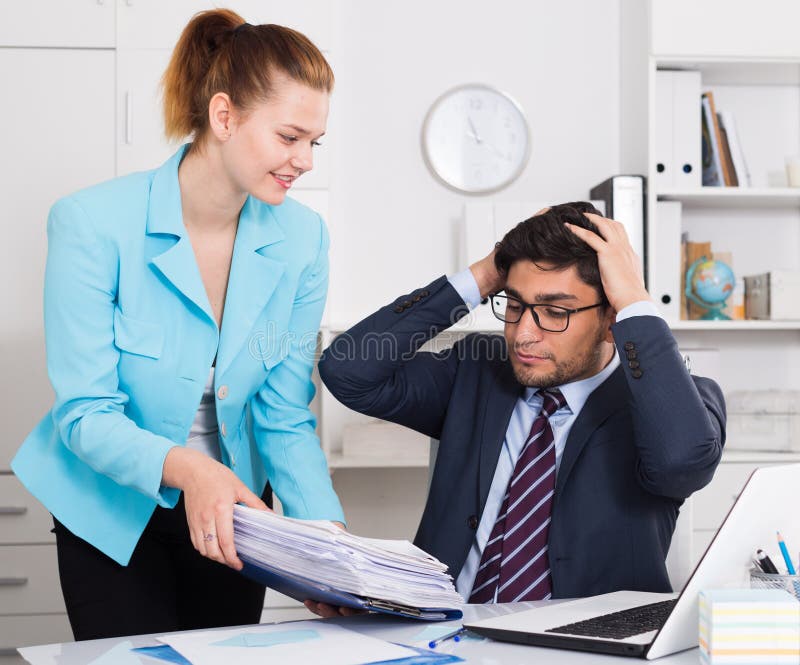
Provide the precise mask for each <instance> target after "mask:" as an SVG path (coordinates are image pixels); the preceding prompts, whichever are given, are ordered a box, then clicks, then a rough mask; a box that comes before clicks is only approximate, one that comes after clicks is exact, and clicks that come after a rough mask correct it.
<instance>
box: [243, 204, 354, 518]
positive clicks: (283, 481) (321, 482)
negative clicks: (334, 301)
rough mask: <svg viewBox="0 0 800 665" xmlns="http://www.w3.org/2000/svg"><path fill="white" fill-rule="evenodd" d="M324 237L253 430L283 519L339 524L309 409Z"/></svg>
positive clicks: (257, 404) (258, 401) (257, 401)
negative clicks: (278, 500) (284, 354)
mask: <svg viewBox="0 0 800 665" xmlns="http://www.w3.org/2000/svg"><path fill="white" fill-rule="evenodd" d="M328 244H329V241H328V232H327V230H326V229H325V224H324V223H323V222H322V220H321V219H320V220H319V236H318V251H317V254H316V259H315V260H314V262H313V263H312V264H311V265H310V266H309V267H308V268H307V269H306V271H305V272H304V273H303V275H301V285H300V287H299V289H298V291H297V294H296V296H295V300H294V305H293V308H292V313H291V316H290V319H289V328H288V334H287V335H286V338H285V343H286V344H287V346H288V351H287V354H286V356H285V357H284V358H283V359H282V360H281V361H280V362H279V363H278V364H277V365H275V366H274V367H273V368H272V369H271V370H270V372H269V374H268V375H267V379H266V381H265V383H264V385H263V386H262V387H261V388H260V389H259V391H258V393H257V394H256V396H255V398H254V400H253V403H252V410H253V426H254V427H253V429H254V434H255V439H256V443H257V444H258V448H259V452H260V454H261V457H262V460H263V463H264V466H265V468H266V469H267V475H268V477H269V480H270V484H271V485H272V488H273V489H274V491H275V494H277V495H278V498H279V499H280V501H281V504H282V506H283V509H284V513H285V514H286V515H288V516H290V517H297V518H301V519H327V520H335V521H339V522H344V513H343V511H342V507H341V504H340V503H339V499H338V497H337V496H336V492H335V491H334V489H333V485H332V483H331V479H330V474H329V472H328V466H327V462H326V460H325V454H324V453H323V451H322V448H321V447H320V441H319V437H318V436H317V435H316V433H315V427H316V419H315V418H314V415H313V414H312V413H311V410H310V408H309V404H310V403H311V400H312V399H313V398H314V393H315V388H314V383H313V381H312V380H311V371H312V369H313V367H314V357H315V353H316V341H317V331H318V330H319V323H320V319H321V318H322V311H323V309H324V308H325V297H326V295H327V291H328Z"/></svg>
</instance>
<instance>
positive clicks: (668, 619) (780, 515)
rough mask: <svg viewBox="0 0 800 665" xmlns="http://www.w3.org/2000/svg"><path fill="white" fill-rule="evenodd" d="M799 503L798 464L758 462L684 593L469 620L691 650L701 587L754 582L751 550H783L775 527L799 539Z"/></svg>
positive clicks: (611, 598)
mask: <svg viewBox="0 0 800 665" xmlns="http://www.w3.org/2000/svg"><path fill="white" fill-rule="evenodd" d="M798 506H800V464H788V465H783V466H771V467H766V468H759V469H756V470H755V471H754V472H753V473H752V474H751V476H750V478H749V479H748V480H747V483H746V484H745V486H744V488H743V489H742V491H741V493H740V494H739V496H738V498H737V499H736V502H735V503H734V504H733V507H732V508H731V510H730V511H729V512H728V514H727V516H726V517H725V519H724V520H723V522H722V525H721V526H720V528H719V530H718V531H717V533H716V535H715V536H714V539H713V540H712V541H711V543H710V544H709V546H708V548H707V549H706V551H705V553H704V554H703V556H702V558H701V559H700V561H699V562H698V564H697V566H696V567H695V569H694V571H693V572H692V574H691V576H690V577H689V580H688V581H687V582H686V585H685V586H684V587H683V590H682V591H681V592H680V594H676V593H669V594H664V593H647V592H641V591H617V592H614V593H607V594H602V595H600V596H593V597H590V598H582V599H580V600H570V601H565V602H560V603H558V604H553V605H552V606H542V607H537V608H535V609H531V610H523V611H521V612H516V613H513V614H505V615H502V616H495V617H492V618H490V619H484V620H481V621H474V622H468V621H465V622H464V627H465V628H467V629H469V630H470V631H472V632H474V633H477V634H479V635H483V636H485V637H489V638H491V639H495V640H501V641H504V642H517V643H519V644H531V645H535V646H543V647H555V648H559V649H575V650H579V651H592V652H596V653H608V654H616V655H622V656H633V657H638V658H646V659H648V660H651V659H654V658H661V657H662V656H667V655H669V654H672V653H676V652H678V651H683V650H684V649H691V648H693V647H696V646H697V645H698V639H697V635H698V625H699V617H698V597H699V594H700V591H702V590H705V589H719V588H747V587H749V586H750V579H749V570H750V568H752V567H753V564H752V557H753V554H754V552H755V551H756V550H757V549H760V548H761V549H766V550H767V551H774V553H775V555H776V556H777V555H778V548H777V543H776V539H775V532H776V531H781V530H783V534H784V536H785V537H786V539H787V540H789V541H790V542H792V543H794V544H796V543H798V542H800V525H799V523H800V520H798ZM789 530H791V531H789ZM773 558H776V557H773ZM777 559H778V560H780V557H779V556H777ZM779 565H780V564H779Z"/></svg>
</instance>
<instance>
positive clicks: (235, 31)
mask: <svg viewBox="0 0 800 665" xmlns="http://www.w3.org/2000/svg"><path fill="white" fill-rule="evenodd" d="M252 27H253V26H251V25H250V24H249V23H247V22H245V23H240V24H239V25H237V26H236V27H235V28H234V29H233V34H234V35H235V34H236V33H237V32H239V31H240V30H241V29H242V28H252Z"/></svg>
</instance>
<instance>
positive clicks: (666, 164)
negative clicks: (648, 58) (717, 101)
mask: <svg viewBox="0 0 800 665" xmlns="http://www.w3.org/2000/svg"><path fill="white" fill-rule="evenodd" d="M700 86H701V79H700V72H694V71H671V70H659V71H657V72H656V97H655V125H656V126H655V132H656V134H655V160H656V168H655V171H656V175H655V186H656V191H666V190H671V189H677V190H687V189H695V188H697V187H700V186H701V184H702V161H701V160H702V142H701V140H700V135H701V134H700V132H701V124H700V122H701V114H700V104H701V97H700Z"/></svg>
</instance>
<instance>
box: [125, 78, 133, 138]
mask: <svg viewBox="0 0 800 665" xmlns="http://www.w3.org/2000/svg"><path fill="white" fill-rule="evenodd" d="M125 143H127V144H128V145H130V144H131V143H133V93H132V92H131V91H130V90H128V91H126V92H125Z"/></svg>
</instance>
